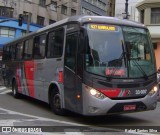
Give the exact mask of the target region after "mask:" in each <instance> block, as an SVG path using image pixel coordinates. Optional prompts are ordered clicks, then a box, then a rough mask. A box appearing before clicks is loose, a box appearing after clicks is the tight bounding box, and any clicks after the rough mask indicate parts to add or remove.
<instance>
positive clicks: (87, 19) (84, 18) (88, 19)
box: [6, 15, 146, 44]
mask: <svg viewBox="0 0 160 135" xmlns="http://www.w3.org/2000/svg"><path fill="white" fill-rule="evenodd" d="M70 22H79V23H81V24H83V23H107V24H113V25H125V26H133V27H141V28H146V27H145V25H144V24H141V23H138V22H134V21H129V20H126V19H118V18H115V17H107V16H88V15H80V16H71V17H68V18H66V19H63V20H60V21H57V22H55V23H53V24H51V25H48V26H46V27H43V28H40V29H39V30H37V31H35V32H32V33H29V34H27V35H25V36H23V37H20V38H17V39H15V40H12V41H10V42H16V41H17V40H21V39H23V38H25V37H29V36H32V35H34V34H36V33H40V32H43V31H46V30H49V29H51V28H54V27H57V26H60V25H63V24H66V23H70ZM10 42H8V43H6V44H9V43H10Z"/></svg>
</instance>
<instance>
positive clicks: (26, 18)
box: [23, 11, 32, 22]
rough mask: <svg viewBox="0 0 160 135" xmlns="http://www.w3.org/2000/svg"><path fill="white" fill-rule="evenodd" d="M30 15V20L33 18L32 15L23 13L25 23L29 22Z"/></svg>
mask: <svg viewBox="0 0 160 135" xmlns="http://www.w3.org/2000/svg"><path fill="white" fill-rule="evenodd" d="M29 14H30V18H32V13H29V12H26V11H23V21H24V22H28V17H29Z"/></svg>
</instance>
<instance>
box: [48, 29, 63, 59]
mask: <svg viewBox="0 0 160 135" xmlns="http://www.w3.org/2000/svg"><path fill="white" fill-rule="evenodd" d="M63 42H64V29H63V28H61V29H58V30H55V31H52V32H50V33H49V37H48V49H47V57H49V58H57V57H61V56H62V53H63Z"/></svg>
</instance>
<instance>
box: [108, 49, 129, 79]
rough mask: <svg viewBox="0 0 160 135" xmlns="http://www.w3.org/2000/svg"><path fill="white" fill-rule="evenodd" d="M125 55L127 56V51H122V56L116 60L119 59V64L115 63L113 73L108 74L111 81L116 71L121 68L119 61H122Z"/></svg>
mask: <svg viewBox="0 0 160 135" xmlns="http://www.w3.org/2000/svg"><path fill="white" fill-rule="evenodd" d="M125 57H126V52H122V54H121V56H120V57H119V58H118V59H116V60H115V61H117V62H116V64H117V65H114V67H112V72H111V74H110V75H109V76H107V79H108V81H111V80H112V79H113V76H114V75H115V73H116V71H117V70H118V69H120V68H121V67H119V66H118V63H119V61H121V60H122V59H123V58H125Z"/></svg>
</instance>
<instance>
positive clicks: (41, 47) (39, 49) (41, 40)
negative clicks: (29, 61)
mask: <svg viewBox="0 0 160 135" xmlns="http://www.w3.org/2000/svg"><path fill="white" fill-rule="evenodd" d="M45 46H46V34H43V35H40V36H37V37H35V39H34V49H33V50H34V53H33V54H34V58H35V59H41V58H44V56H45Z"/></svg>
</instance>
